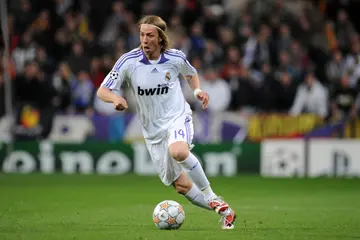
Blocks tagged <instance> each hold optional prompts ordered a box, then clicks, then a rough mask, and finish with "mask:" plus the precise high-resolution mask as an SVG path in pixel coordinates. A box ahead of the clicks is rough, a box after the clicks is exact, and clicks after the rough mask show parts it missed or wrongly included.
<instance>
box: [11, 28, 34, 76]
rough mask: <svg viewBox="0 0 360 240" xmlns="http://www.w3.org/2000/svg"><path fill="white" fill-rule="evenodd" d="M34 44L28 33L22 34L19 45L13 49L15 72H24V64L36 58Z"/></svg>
mask: <svg viewBox="0 0 360 240" xmlns="http://www.w3.org/2000/svg"><path fill="white" fill-rule="evenodd" d="M36 49H37V47H36V44H35V43H34V42H33V40H32V35H31V33H30V32H26V33H24V35H22V37H21V41H20V44H19V45H18V46H17V47H16V48H15V49H14V51H13V53H12V58H13V61H14V64H15V67H16V72H17V73H19V74H22V73H23V72H24V67H25V63H26V62H29V61H32V60H34V59H35V56H36Z"/></svg>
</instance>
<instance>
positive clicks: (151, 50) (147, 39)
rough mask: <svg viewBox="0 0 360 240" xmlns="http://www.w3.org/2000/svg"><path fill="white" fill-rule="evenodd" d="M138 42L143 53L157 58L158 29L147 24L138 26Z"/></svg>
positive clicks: (158, 52) (158, 47) (159, 49)
mask: <svg viewBox="0 0 360 240" xmlns="http://www.w3.org/2000/svg"><path fill="white" fill-rule="evenodd" d="M140 43H141V46H142V49H143V50H144V52H145V54H146V55H147V56H150V57H154V58H157V57H158V56H159V55H160V51H161V47H160V39H159V33H158V30H157V29H156V28H155V27H153V26H149V25H142V26H141V27H140Z"/></svg>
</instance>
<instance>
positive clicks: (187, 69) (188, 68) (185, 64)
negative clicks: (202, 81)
mask: <svg viewBox="0 0 360 240" xmlns="http://www.w3.org/2000/svg"><path fill="white" fill-rule="evenodd" d="M176 52H177V54H178V55H179V56H180V57H181V58H182V61H181V62H180V73H181V74H182V75H184V76H188V75H190V76H194V75H195V74H197V71H196V69H195V68H194V67H193V66H192V65H191V64H190V62H189V61H188V60H187V58H186V55H185V53H183V52H182V51H180V50H176Z"/></svg>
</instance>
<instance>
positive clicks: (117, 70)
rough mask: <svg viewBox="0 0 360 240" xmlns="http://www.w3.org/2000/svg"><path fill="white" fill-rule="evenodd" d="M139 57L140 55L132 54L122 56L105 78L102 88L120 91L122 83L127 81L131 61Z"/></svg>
mask: <svg viewBox="0 0 360 240" xmlns="http://www.w3.org/2000/svg"><path fill="white" fill-rule="evenodd" d="M138 56H139V54H137V53H131V52H130V53H126V54H124V55H122V56H121V57H120V58H119V59H118V60H117V62H116V63H115V64H114V66H113V68H112V69H111V71H110V72H109V73H108V74H107V76H106V77H105V78H104V80H103V82H102V83H101V87H105V88H108V89H111V90H119V89H120V87H121V85H122V83H123V82H124V81H125V80H126V79H127V76H128V69H129V61H130V60H131V59H133V58H136V57H138Z"/></svg>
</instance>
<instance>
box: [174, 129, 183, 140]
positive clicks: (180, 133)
mask: <svg viewBox="0 0 360 240" xmlns="http://www.w3.org/2000/svg"><path fill="white" fill-rule="evenodd" d="M178 137H181V138H183V139H184V138H185V132H184V130H182V129H179V130H174V138H175V139H177V138H178Z"/></svg>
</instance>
